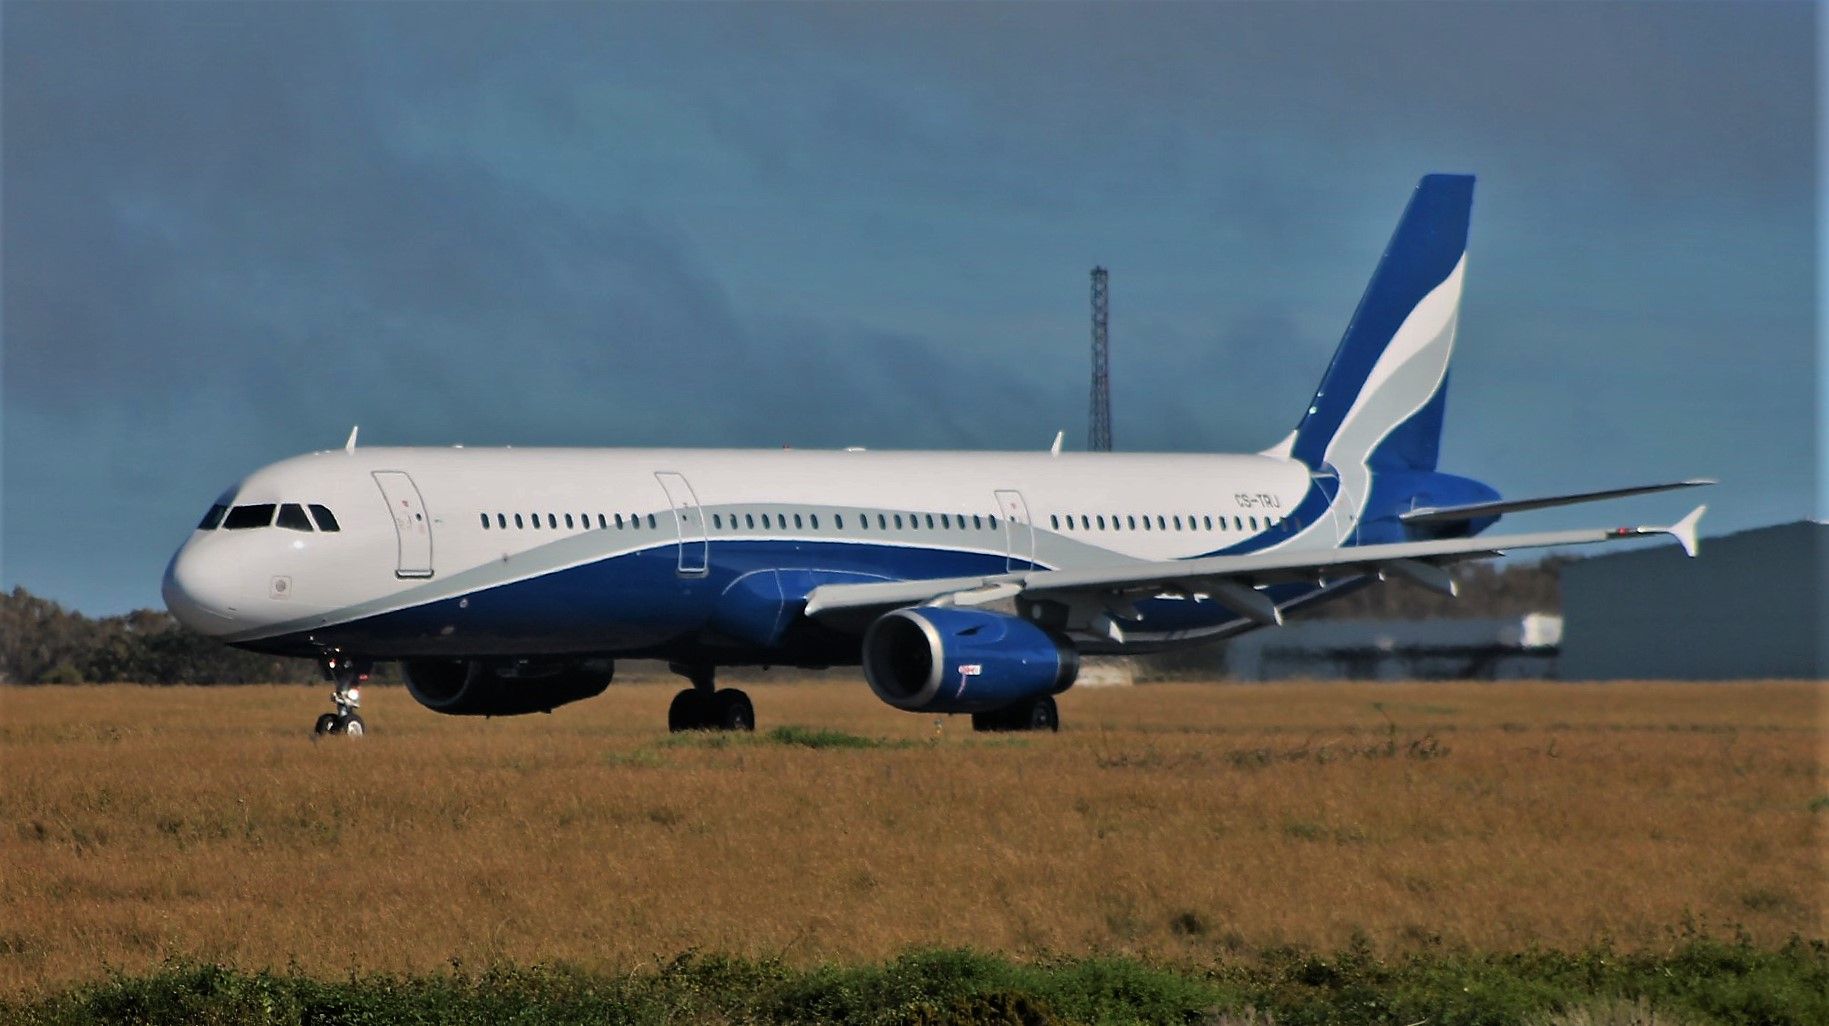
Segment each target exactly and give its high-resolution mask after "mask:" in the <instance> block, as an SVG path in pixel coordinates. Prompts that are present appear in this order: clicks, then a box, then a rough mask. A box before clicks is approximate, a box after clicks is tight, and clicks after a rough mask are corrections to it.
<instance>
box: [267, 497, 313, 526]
mask: <svg viewBox="0 0 1829 1026" xmlns="http://www.w3.org/2000/svg"><path fill="white" fill-rule="evenodd" d="M275 523H277V524H278V525H279V526H281V527H284V528H286V529H287V530H291V531H309V530H311V521H309V520H307V519H305V507H303V506H301V505H299V504H298V503H296V502H288V503H286V504H285V505H284V506H281V507H280V508H279V519H278V520H276V521H275Z"/></svg>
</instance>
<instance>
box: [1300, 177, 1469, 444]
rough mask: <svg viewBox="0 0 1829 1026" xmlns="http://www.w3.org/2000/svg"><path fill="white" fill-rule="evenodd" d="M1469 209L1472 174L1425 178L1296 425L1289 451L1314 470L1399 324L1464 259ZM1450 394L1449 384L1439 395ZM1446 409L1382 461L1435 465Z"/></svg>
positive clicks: (1408, 429) (1418, 422)
mask: <svg viewBox="0 0 1829 1026" xmlns="http://www.w3.org/2000/svg"><path fill="white" fill-rule="evenodd" d="M1472 210H1473V176H1472V175H1426V176H1424V177H1423V179H1422V181H1421V182H1420V183H1418V185H1417V186H1416V192H1415V193H1413V194H1412V195H1411V197H1410V203H1409V206H1407V207H1405V208H1404V212H1403V217H1402V218H1401V219H1399V220H1398V222H1397V231H1396V232H1395V233H1394V234H1393V235H1392V236H1391V242H1390V244H1389V245H1388V246H1386V247H1385V251H1384V256H1383V257H1382V258H1380V259H1379V261H1378V269H1377V270H1376V271H1374V272H1373V274H1372V280H1371V282H1370V284H1368V285H1367V286H1366V290H1365V295H1364V296H1363V297H1361V298H1360V300H1359V306H1358V308H1357V309H1356V310H1354V312H1353V319H1352V320H1351V321H1350V322H1348V324H1347V327H1346V334H1345V335H1343V336H1342V337H1341V339H1340V346H1339V348H1338V349H1336V350H1335V351H1334V358H1333V360H1332V361H1331V362H1330V363H1329V364H1328V366H1327V373H1326V374H1325V375H1323V376H1322V378H1321V387H1320V389H1319V390H1317V391H1316V392H1315V397H1314V400H1313V401H1312V402H1311V403H1310V404H1309V409H1308V412H1307V413H1306V414H1305V415H1304V416H1303V417H1302V423H1301V424H1300V426H1298V427H1297V428H1296V440H1295V446H1294V448H1293V449H1292V450H1291V454H1292V455H1293V456H1294V457H1295V458H1296V459H1298V460H1301V461H1302V462H1303V463H1306V464H1307V465H1308V466H1310V467H1319V466H1321V462H1322V460H1323V459H1325V458H1326V454H1327V446H1328V443H1329V442H1331V441H1332V440H1333V437H1334V433H1335V432H1337V431H1338V430H1339V429H1340V424H1341V422H1342V421H1344V420H1345V419H1346V414H1347V411H1348V410H1349V409H1351V408H1352V405H1353V402H1354V400H1355V399H1357V398H1358V396H1359V392H1360V390H1361V389H1362V388H1363V387H1364V386H1365V382H1366V379H1367V378H1368V377H1369V376H1370V374H1371V372H1372V368H1373V366H1375V365H1376V364H1377V363H1378V358H1379V357H1380V356H1382V355H1383V354H1384V351H1385V347H1386V346H1388V345H1389V344H1390V342H1391V339H1392V338H1393V337H1394V336H1395V335H1396V334H1397V329H1398V328H1399V327H1401V326H1402V325H1403V322H1404V319H1405V318H1406V317H1408V316H1410V311H1412V310H1414V309H1416V305H1417V304H1418V303H1420V302H1422V300H1423V297H1424V296H1427V295H1428V294H1429V293H1430V292H1431V291H1432V290H1434V288H1435V287H1436V286H1437V285H1440V284H1441V283H1442V282H1444V281H1446V280H1447V278H1448V275H1449V274H1451V273H1453V271H1454V268H1455V265H1456V264H1458V263H1460V260H1461V255H1462V254H1463V253H1465V252H1466V251H1467V225H1468V220H1469V218H1470V216H1471V214H1472ZM1445 392H1446V387H1445V382H1444V386H1443V387H1442V388H1441V389H1438V391H1437V393H1436V395H1437V397H1440V396H1441V395H1443V394H1444V393H1445ZM1442 411H1443V403H1441V402H1437V401H1435V400H1434V399H1432V400H1431V401H1430V402H1429V403H1428V404H1427V405H1425V406H1424V407H1423V408H1422V409H1421V410H1419V411H1418V412H1417V413H1416V414H1414V415H1413V416H1412V417H1411V418H1410V421H1409V422H1407V423H1406V424H1405V425H1404V426H1403V427H1400V428H1399V430H1398V431H1396V432H1394V433H1393V434H1392V435H1391V436H1390V437H1388V438H1387V439H1386V440H1385V443H1384V444H1383V445H1381V446H1380V447H1379V451H1380V459H1381V460H1382V461H1384V462H1385V463H1386V464H1388V465H1401V466H1405V467H1409V468H1411V469H1417V470H1430V469H1433V468H1434V466H1435V457H1436V451H1437V448H1438V444H1439V440H1440V436H1441V421H1442Z"/></svg>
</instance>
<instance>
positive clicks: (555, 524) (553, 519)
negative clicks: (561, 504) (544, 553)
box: [546, 513, 559, 531]
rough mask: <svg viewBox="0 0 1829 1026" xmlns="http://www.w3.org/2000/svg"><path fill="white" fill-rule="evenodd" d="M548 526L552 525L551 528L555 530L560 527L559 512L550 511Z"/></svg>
mask: <svg viewBox="0 0 1829 1026" xmlns="http://www.w3.org/2000/svg"><path fill="white" fill-rule="evenodd" d="M546 526H547V527H550V528H552V529H553V530H555V531H557V530H558V529H559V517H558V515H557V514H554V513H548V514H546Z"/></svg>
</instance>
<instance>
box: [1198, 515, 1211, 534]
mask: <svg viewBox="0 0 1829 1026" xmlns="http://www.w3.org/2000/svg"><path fill="white" fill-rule="evenodd" d="M1200 519H1201V521H1202V522H1203V523H1204V524H1206V528H1207V530H1209V531H1211V530H1213V518H1212V517H1211V516H1202V517H1201V518H1200Z"/></svg>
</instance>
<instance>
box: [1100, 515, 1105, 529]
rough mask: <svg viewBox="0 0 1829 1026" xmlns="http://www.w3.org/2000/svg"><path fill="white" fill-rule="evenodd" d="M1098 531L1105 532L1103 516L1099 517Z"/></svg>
mask: <svg viewBox="0 0 1829 1026" xmlns="http://www.w3.org/2000/svg"><path fill="white" fill-rule="evenodd" d="M1099 530H1101V531H1103V530H1105V518H1104V517H1103V516H1100V517H1099Z"/></svg>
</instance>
